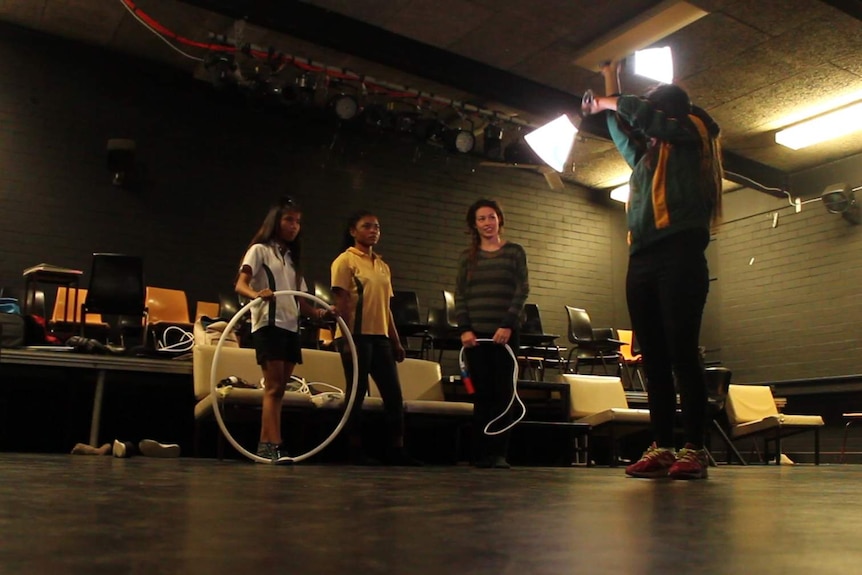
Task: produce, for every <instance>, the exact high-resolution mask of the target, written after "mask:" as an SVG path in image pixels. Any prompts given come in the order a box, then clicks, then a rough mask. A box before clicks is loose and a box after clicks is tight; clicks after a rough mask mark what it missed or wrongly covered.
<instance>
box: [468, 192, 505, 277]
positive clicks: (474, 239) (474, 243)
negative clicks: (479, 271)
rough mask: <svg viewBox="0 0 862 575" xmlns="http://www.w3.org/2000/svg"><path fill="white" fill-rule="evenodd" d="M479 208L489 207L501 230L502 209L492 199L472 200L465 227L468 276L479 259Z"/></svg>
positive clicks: (480, 241)
mask: <svg viewBox="0 0 862 575" xmlns="http://www.w3.org/2000/svg"><path fill="white" fill-rule="evenodd" d="M479 208H491V209H492V210H494V212H496V214H497V220H498V221H499V222H500V231H501V232H502V230H503V222H504V218H503V209H502V208H501V207H500V204H498V203H497V202H496V201H494V200H489V199H486V198H481V199H478V200H476V201H475V202H473V204H472V205H471V206H470V207H469V208H467V229H468V230H469V232H470V247H469V248H468V250H467V277H468V278H469V277H470V276H471V275H472V273H473V270H474V269H475V268H476V262H477V261H478V259H479V246H480V245H481V243H482V238H481V237H480V236H479V229H478V228H477V227H476V212H478V211H479Z"/></svg>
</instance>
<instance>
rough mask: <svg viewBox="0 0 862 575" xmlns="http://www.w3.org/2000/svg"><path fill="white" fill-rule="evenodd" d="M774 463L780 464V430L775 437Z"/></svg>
mask: <svg viewBox="0 0 862 575" xmlns="http://www.w3.org/2000/svg"><path fill="white" fill-rule="evenodd" d="M775 464H776V465H781V431H780V430H779V432H778V433H777V434H776V437H775Z"/></svg>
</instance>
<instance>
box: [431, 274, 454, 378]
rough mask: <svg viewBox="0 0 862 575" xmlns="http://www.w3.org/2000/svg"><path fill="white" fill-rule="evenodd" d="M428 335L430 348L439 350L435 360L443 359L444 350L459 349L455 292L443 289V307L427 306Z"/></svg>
mask: <svg viewBox="0 0 862 575" xmlns="http://www.w3.org/2000/svg"><path fill="white" fill-rule="evenodd" d="M427 323H428V335H429V338H428V340H429V342H430V345H431V349H432V350H433V349H436V350H438V351H439V354H438V355H437V362H438V363H439V362H440V361H441V360H442V359H443V352H444V351H459V350H460V349H461V334H460V332H459V331H458V322H456V321H455V294H454V293H452V292H450V291H448V290H443V307H429V308H428V322H427Z"/></svg>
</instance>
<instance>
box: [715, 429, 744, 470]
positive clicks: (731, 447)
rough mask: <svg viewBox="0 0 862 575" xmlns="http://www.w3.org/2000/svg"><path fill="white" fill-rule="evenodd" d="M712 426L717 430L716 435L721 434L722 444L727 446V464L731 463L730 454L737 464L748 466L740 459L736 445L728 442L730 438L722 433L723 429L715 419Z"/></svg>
mask: <svg viewBox="0 0 862 575" xmlns="http://www.w3.org/2000/svg"><path fill="white" fill-rule="evenodd" d="M712 426H713V427H715V429H717V430H718V433H720V434H721V438H722V439H724V444H725V445H726V446H727V462H728V463H731V459H730V454H731V453H732V454H733V455H735V456H736V458H737V459H738V460H739V463H741V464H742V465H748V462H747V461H745V459H743V458H742V454H741V453H740V452H739V450H738V449H737V448H736V445H734V443H733V441H731V440H730V438H729V437H728V436H727V433H725V432H724V429H723V428H722V427H721V424H719V423H718V422H717V421H716V420H715V419H713V420H712Z"/></svg>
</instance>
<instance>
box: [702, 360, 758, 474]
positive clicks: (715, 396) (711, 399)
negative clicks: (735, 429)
mask: <svg viewBox="0 0 862 575" xmlns="http://www.w3.org/2000/svg"><path fill="white" fill-rule="evenodd" d="M732 376H733V372H731V371H730V369H728V368H726V367H707V368H706V369H705V370H704V371H703V378H704V382H705V383H706V394H707V401H708V412H709V417H710V419H712V428H713V429H715V430H716V431H717V432H718V434H719V435H720V436H721V438H722V440H723V441H724V445H725V448H726V449H727V462H728V463H732V459H731V455H735V456H736V459H737V460H738V461H739V462H740V463H741V464H742V465H748V463H747V462H746V461H745V459H744V458H743V457H742V454H740V453H739V450H738V449H737V448H736V446H735V445H734V444H733V441H731V439H730V437H729V436H728V435H727V432H726V431H725V430H724V426H723V425H722V423H726V421H725V422H722V421H719V420H721V419H725V420H726V417H727V416H726V414H725V412H724V406H725V403H726V402H727V390H728V388H729V387H730V380H731V377H732ZM708 436H709V434H707V439H708V438H709V437H708Z"/></svg>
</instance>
